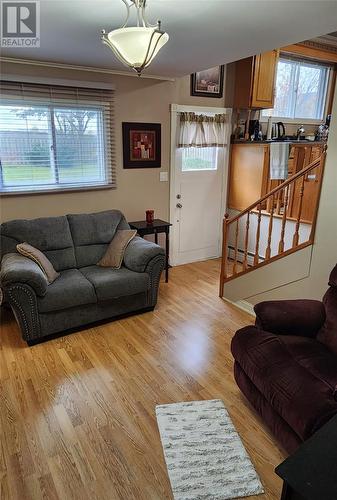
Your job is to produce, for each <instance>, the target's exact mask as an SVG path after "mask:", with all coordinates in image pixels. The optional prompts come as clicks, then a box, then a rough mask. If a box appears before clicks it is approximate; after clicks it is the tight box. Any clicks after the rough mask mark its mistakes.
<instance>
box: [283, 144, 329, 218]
mask: <svg viewBox="0 0 337 500" xmlns="http://www.w3.org/2000/svg"><path fill="white" fill-rule="evenodd" d="M294 149H295V153H294V156H295V159H296V158H297V162H296V165H295V171H294V173H296V172H299V170H301V169H302V168H305V167H306V166H308V165H309V163H311V162H313V161H314V160H315V159H316V158H318V157H319V156H320V155H321V148H320V147H317V146H304V147H301V148H300V147H297V148H296V146H295V147H294ZM321 174H322V172H321V170H320V168H319V167H316V168H315V169H313V170H311V171H310V172H309V174H307V175H306V176H305V178H304V192H303V193H304V194H303V201H302V208H301V219H302V220H303V221H308V222H312V221H313V218H314V215H315V211H316V207H317V203H318V196H319V186H320V175H321ZM301 185H302V181H301V180H298V181H297V182H296V183H295V185H294V186H293V189H292V192H291V195H290V202H289V217H294V218H297V214H298V209H299V201H300V190H301Z"/></svg>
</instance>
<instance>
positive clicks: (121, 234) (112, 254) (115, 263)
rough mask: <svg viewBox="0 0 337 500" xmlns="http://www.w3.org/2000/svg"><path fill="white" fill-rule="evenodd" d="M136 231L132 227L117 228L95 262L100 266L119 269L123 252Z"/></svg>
mask: <svg viewBox="0 0 337 500" xmlns="http://www.w3.org/2000/svg"><path fill="white" fill-rule="evenodd" d="M136 233H137V231H135V230H133V229H118V230H117V231H116V233H115V235H114V237H113V238H112V240H111V242H110V243H109V246H108V248H107V250H106V252H105V254H104V255H103V257H102V258H101V260H100V261H99V262H98V263H97V265H98V266H101V267H113V268H114V269H120V267H121V265H122V262H123V257H124V252H125V249H126V247H127V246H128V244H129V243H130V241H131V240H132V238H134V237H135V236H136Z"/></svg>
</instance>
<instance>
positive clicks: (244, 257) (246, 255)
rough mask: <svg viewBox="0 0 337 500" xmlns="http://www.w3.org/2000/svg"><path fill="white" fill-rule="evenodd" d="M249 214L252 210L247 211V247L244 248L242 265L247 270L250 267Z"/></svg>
mask: <svg viewBox="0 0 337 500" xmlns="http://www.w3.org/2000/svg"><path fill="white" fill-rule="evenodd" d="M249 216H250V212H247V219H246V236H245V249H244V254H243V262H242V267H243V269H244V270H246V269H247V267H248V241H249Z"/></svg>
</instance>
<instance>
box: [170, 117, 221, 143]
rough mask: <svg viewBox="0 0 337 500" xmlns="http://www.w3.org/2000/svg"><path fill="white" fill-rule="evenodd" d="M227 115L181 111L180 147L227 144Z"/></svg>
mask: <svg viewBox="0 0 337 500" xmlns="http://www.w3.org/2000/svg"><path fill="white" fill-rule="evenodd" d="M226 134H227V116H226V115H225V114H216V115H212V116H209V115H202V114H197V113H191V112H186V113H180V132H179V139H178V147H179V148H207V147H223V146H225V145H226Z"/></svg>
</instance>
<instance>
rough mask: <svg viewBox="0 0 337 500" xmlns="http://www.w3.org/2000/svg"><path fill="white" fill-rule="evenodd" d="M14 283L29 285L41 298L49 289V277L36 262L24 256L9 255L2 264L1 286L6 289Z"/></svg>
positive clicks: (0, 273) (5, 256)
mask: <svg viewBox="0 0 337 500" xmlns="http://www.w3.org/2000/svg"><path fill="white" fill-rule="evenodd" d="M13 283H21V284H28V285H30V286H31V288H32V289H33V290H34V292H35V293H36V294H37V295H39V296H41V297H42V296H43V295H45V294H46V292H47V287H48V280H47V277H46V275H45V274H44V272H43V271H42V269H41V268H40V267H39V266H38V265H37V264H36V262H34V261H33V260H31V259H28V258H27V257H24V256H23V255H19V254H16V253H8V254H6V255H4V257H3V259H2V262H1V272H0V284H1V287H2V288H4V289H6V288H7V287H9V286H11V285H12V284H13Z"/></svg>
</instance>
